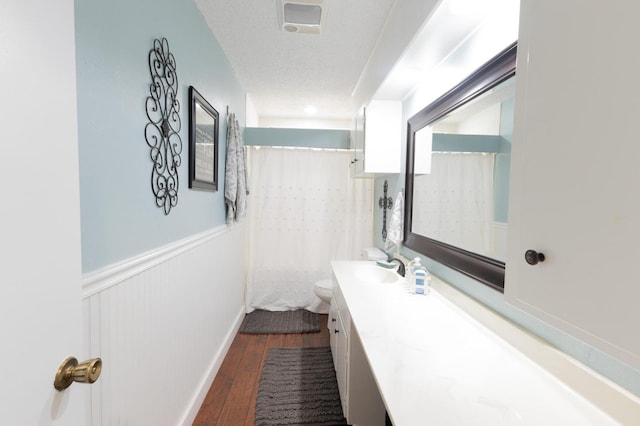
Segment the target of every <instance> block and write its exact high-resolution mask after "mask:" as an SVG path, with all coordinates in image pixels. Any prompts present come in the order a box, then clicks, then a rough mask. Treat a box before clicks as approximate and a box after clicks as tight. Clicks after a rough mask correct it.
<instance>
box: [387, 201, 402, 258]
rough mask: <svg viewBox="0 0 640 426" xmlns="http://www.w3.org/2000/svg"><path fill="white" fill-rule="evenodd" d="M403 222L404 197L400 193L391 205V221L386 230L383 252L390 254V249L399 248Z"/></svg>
mask: <svg viewBox="0 0 640 426" xmlns="http://www.w3.org/2000/svg"><path fill="white" fill-rule="evenodd" d="M403 221H404V195H403V194H402V191H400V192H398V195H397V196H396V201H395V203H394V204H393V210H392V211H391V220H390V223H389V227H388V229H387V241H386V243H385V247H384V248H385V250H386V251H387V252H390V251H391V249H393V248H394V247H395V248H400V243H401V242H402V225H403Z"/></svg>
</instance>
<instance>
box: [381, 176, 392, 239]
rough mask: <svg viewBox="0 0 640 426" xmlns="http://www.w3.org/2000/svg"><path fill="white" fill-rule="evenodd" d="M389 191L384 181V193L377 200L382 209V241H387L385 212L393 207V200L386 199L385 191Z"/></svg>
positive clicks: (387, 184)
mask: <svg viewBox="0 0 640 426" xmlns="http://www.w3.org/2000/svg"><path fill="white" fill-rule="evenodd" d="M388 190H389V183H388V182H387V180H386V179H385V180H384V192H383V195H382V197H380V199H379V200H378V207H380V208H381V209H382V241H387V210H390V209H391V208H392V207H393V198H391V197H387V191H388Z"/></svg>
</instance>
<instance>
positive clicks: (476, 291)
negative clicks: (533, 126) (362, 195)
mask: <svg viewBox="0 0 640 426" xmlns="http://www.w3.org/2000/svg"><path fill="white" fill-rule="evenodd" d="M414 101H415V100H413V99H411V98H408V99H407V100H405V102H404V103H403V117H402V120H403V123H404V124H403V134H402V147H401V149H402V163H401V164H402V170H401V172H400V174H398V175H386V176H383V177H379V178H377V179H376V180H375V189H374V190H375V193H374V206H375V207H374V244H375V245H376V247H384V243H383V241H382V236H381V230H382V209H380V208H378V199H379V198H380V197H382V194H383V185H384V181H385V180H387V181H388V184H389V195H390V196H392V197H393V199H394V200H395V199H396V196H397V193H398V192H399V191H404V188H405V176H404V173H405V168H406V164H405V161H406V136H407V135H406V132H407V126H406V123H407V120H408V119H409V118H411V117H410V116H409V115H408V113H407V110H408V106H409V105H411V104H412V102H414ZM425 106H426V105H425ZM512 135H513V134H512V133H510V132H509V131H508V130H505V131H504V133H502V136H503V137H504V138H505V139H506V138H510V139H512ZM387 216H389V215H387ZM400 253H401V254H402V255H403V256H405V257H406V258H409V259H412V258H414V257H416V256H418V253H416V252H414V251H412V250H409V249H407V248H404V247H403V248H401V250H400ZM420 257H421V259H422V264H423V265H425V266H426V267H427V268H428V269H429V271H431V272H432V273H433V274H435V275H437V276H438V277H440V278H442V279H443V280H444V281H446V282H447V283H449V284H451V285H452V286H453V287H455V288H457V289H459V290H460V291H462V292H464V293H465V294H468V295H469V296H471V297H473V298H474V299H476V300H478V301H479V302H481V303H482V304H484V305H486V306H487V307H489V308H490V309H493V310H494V311H496V312H498V313H500V314H501V315H503V316H504V317H506V318H507V319H509V320H511V321H513V322H514V323H516V324H518V325H519V326H521V327H523V328H524V329H526V330H528V331H530V332H531V333H532V334H535V335H537V336H539V337H540V338H542V339H543V340H545V341H547V342H549V343H550V344H551V345H553V346H555V347H557V348H558V349H560V350H561V351H563V352H565V353H567V354H569V355H570V356H572V357H573V358H575V359H577V360H578V361H579V362H582V363H583V364H585V365H586V366H588V367H590V368H592V369H593V370H595V371H597V372H599V373H600V374H602V375H603V376H605V377H608V378H609V379H611V380H612V381H614V382H616V383H618V384H619V385H620V386H622V387H624V388H626V389H628V390H629V391H631V392H633V393H634V394H636V395H639V396H640V372H638V371H637V370H634V369H632V368H631V367H629V366H627V365H626V364H623V363H621V362H619V361H617V360H615V359H613V358H611V357H609V356H608V355H606V354H604V353H602V352H600V351H599V350H597V349H595V348H593V347H591V346H589V345H587V344H585V343H583V342H581V341H580V340H578V339H576V338H574V337H572V336H570V335H568V334H566V333H563V332H561V331H559V330H557V329H556V328H554V327H551V326H550V325H548V324H546V323H545V322H543V321H540V320H538V319H536V318H535V317H533V316H531V315H528V314H526V313H524V312H522V311H520V310H518V309H516V308H514V307H513V306H511V305H509V304H508V303H506V302H505V300H504V295H503V294H502V293H499V292H497V291H495V290H492V289H490V288H489V287H487V286H485V285H482V284H480V283H479V282H477V281H475V280H473V279H471V278H469V277H467V276H465V275H463V274H461V273H459V272H456V271H454V270H452V269H450V268H448V267H446V266H444V265H442V264H440V263H438V262H435V261H433V260H431V259H429V258H427V257H426V256H422V255H421V256H420ZM507 267H508V265H507Z"/></svg>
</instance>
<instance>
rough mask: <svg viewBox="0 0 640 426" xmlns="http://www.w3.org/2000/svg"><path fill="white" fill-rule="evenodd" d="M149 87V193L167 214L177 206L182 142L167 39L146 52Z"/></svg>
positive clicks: (147, 138)
mask: <svg viewBox="0 0 640 426" xmlns="http://www.w3.org/2000/svg"><path fill="white" fill-rule="evenodd" d="M149 71H150V72H151V84H150V85H149V94H150V96H149V97H147V102H146V108H147V117H148V118H149V122H148V123H147V125H146V126H145V129H144V136H145V139H146V140H147V145H149V147H150V148H151V152H150V156H151V161H153V169H152V171H151V190H152V191H153V194H154V196H155V197H156V205H157V206H158V207H160V208H162V209H163V210H164V214H165V215H168V214H169V212H171V208H172V207H175V206H176V205H177V204H178V188H179V182H178V167H179V166H180V163H181V162H182V159H181V157H180V154H181V153H182V139H180V135H179V134H178V132H180V128H181V121H180V102H178V75H177V74H176V60H175V58H174V56H173V53H170V52H169V42H168V41H167V39H166V38H163V39H162V40H158V39H156V40H154V41H153V48H152V49H151V50H150V51H149Z"/></svg>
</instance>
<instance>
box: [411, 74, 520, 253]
mask: <svg viewBox="0 0 640 426" xmlns="http://www.w3.org/2000/svg"><path fill="white" fill-rule="evenodd" d="M514 79H515V77H512V78H510V79H509V80H507V81H505V82H504V83H502V84H500V85H499V86H497V87H495V88H493V89H491V90H490V91H488V92H485V93H484V94H483V95H481V96H479V97H477V98H475V99H473V100H472V101H470V102H469V103H467V104H465V105H463V106H462V107H460V108H458V109H456V110H454V111H452V112H451V113H449V114H446V115H445V116H444V117H442V118H441V119H439V120H437V121H436V122H434V123H433V124H431V125H429V126H426V127H423V128H422V129H420V130H418V131H417V132H416V133H415V158H414V164H415V168H414V172H415V174H414V187H413V222H412V231H413V232H415V233H417V234H420V235H424V236H427V237H430V238H433V239H436V240H439V241H442V242H445V243H447V244H451V245H454V246H457V247H460V248H463V249H465V250H468V251H471V252H474V253H479V254H482V255H485V256H488V257H492V258H495V259H498V260H502V261H504V259H505V254H506V253H505V251H506V237H507V234H506V231H507V205H508V193H509V163H510V161H509V160H510V153H511V140H512V138H511V135H512V133H513V132H512V128H513V94H514V86H515V85H514V84H513V82H514ZM430 151H431V152H432V153H430Z"/></svg>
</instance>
